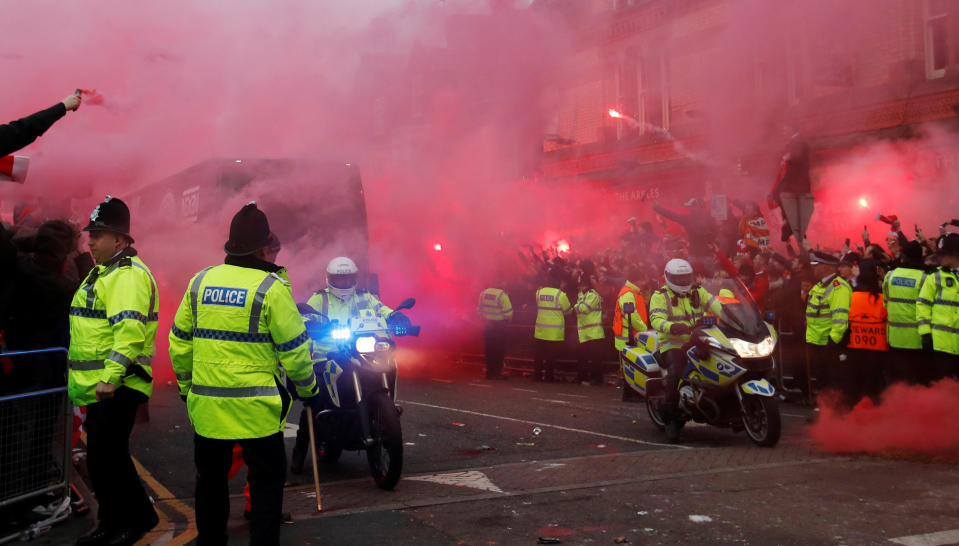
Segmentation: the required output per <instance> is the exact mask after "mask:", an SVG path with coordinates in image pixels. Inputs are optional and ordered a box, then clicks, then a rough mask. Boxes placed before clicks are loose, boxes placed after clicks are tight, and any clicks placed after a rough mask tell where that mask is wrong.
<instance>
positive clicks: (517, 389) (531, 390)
mask: <svg viewBox="0 0 959 546" xmlns="http://www.w3.org/2000/svg"><path fill="white" fill-rule="evenodd" d="M513 390H514V391H520V392H539V391H534V390H533V389H520V388H518V387H513Z"/></svg>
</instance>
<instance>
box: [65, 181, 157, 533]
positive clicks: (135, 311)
mask: <svg viewBox="0 0 959 546" xmlns="http://www.w3.org/2000/svg"><path fill="white" fill-rule="evenodd" d="M83 230H84V231H87V232H89V233H90V242H89V246H90V252H91V253H92V254H93V258H94V260H96V266H95V267H94V268H93V269H92V270H91V271H90V273H89V274H88V275H87V277H86V279H85V280H84V281H83V284H82V285H81V286H80V288H79V290H77V292H76V294H75V295H74V296H73V301H72V303H71V304H70V353H69V357H68V358H69V362H68V365H69V392H70V398H71V399H72V400H73V403H74V405H77V406H87V420H86V431H87V468H88V470H89V472H90V481H91V482H92V485H93V492H94V494H95V495H96V497H97V502H98V503H99V506H100V508H99V512H98V514H97V517H98V519H99V520H100V521H99V525H98V526H97V528H96V530H94V531H93V532H92V533H91V534H89V535H86V536H84V537H81V538H80V540H78V541H77V544H82V545H94V544H111V545H113V544H133V543H134V542H136V541H137V540H139V539H140V538H141V537H142V536H143V535H144V534H146V532H147V531H149V530H150V529H152V528H153V527H155V526H156V524H157V523H158V521H159V520H158V519H157V514H156V510H154V508H153V504H152V503H151V502H150V499H149V498H148V497H147V494H146V492H145V491H144V490H143V485H142V484H141V483H140V478H139V476H137V472H136V468H135V467H134V466H133V460H132V459H131V458H130V432H131V431H132V430H133V423H134V419H135V417H136V413H137V407H138V406H139V405H140V404H142V403H144V402H146V401H147V400H148V399H149V397H150V395H151V394H152V392H153V377H152V373H153V370H152V368H151V367H150V361H151V359H152V358H153V351H154V341H155V339H156V331H157V316H158V312H159V307H160V303H159V298H158V295H157V284H156V281H155V280H154V278H153V274H152V273H150V269H149V268H148V267H147V266H146V264H144V263H143V261H142V260H141V259H140V257H139V256H137V251H136V250H135V249H134V248H133V247H132V246H130V245H131V244H133V237H131V236H130V210H129V209H128V208H127V206H126V204H124V202H123V201H121V200H119V199H117V198H115V197H110V196H109V195H108V196H107V197H106V199H105V200H104V201H103V202H102V203H100V204H99V205H97V207H96V208H95V209H94V210H93V214H91V215H90V223H89V224H87V226H86V227H85V228H83Z"/></svg>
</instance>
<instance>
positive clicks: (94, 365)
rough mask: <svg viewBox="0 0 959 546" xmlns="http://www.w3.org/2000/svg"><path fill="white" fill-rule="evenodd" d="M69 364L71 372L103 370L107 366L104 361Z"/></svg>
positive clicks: (80, 361)
mask: <svg viewBox="0 0 959 546" xmlns="http://www.w3.org/2000/svg"><path fill="white" fill-rule="evenodd" d="M68 364H69V366H70V369H71V370H76V371H78V372H89V371H91V370H102V369H103V368H104V366H105V365H104V363H103V361H102V360H70V361H69V362H68Z"/></svg>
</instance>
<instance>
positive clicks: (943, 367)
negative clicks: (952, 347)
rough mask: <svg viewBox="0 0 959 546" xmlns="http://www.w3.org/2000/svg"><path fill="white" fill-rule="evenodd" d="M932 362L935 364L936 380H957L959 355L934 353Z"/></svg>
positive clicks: (958, 377)
mask: <svg viewBox="0 0 959 546" xmlns="http://www.w3.org/2000/svg"><path fill="white" fill-rule="evenodd" d="M932 354H933V357H932V360H933V362H934V363H935V368H936V379H937V380H938V379H944V378H952V379H959V355H953V354H949V353H943V352H941V351H934V352H933V353H932Z"/></svg>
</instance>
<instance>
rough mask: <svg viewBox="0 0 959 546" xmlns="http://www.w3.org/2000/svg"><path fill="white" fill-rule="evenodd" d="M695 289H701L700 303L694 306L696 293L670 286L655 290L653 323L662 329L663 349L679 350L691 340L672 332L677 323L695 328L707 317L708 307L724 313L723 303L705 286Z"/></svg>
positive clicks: (653, 325) (719, 315) (661, 343)
mask: <svg viewBox="0 0 959 546" xmlns="http://www.w3.org/2000/svg"><path fill="white" fill-rule="evenodd" d="M694 290H697V291H698V295H699V305H698V306H695V305H693V301H692V292H690V293H689V294H686V295H683V296H680V295H678V294H676V293H675V292H673V291H672V290H670V288H669V286H666V285H663V287H662V288H660V289H659V290H657V291H655V292H653V295H652V297H651V298H649V322H650V324H651V325H652V327H653V328H654V329H655V330H657V331H659V332H660V336H659V348H660V349H659V350H660V351H668V350H670V349H679V348H681V347H682V346H683V344H685V343H686V342H688V341H689V334H686V335H681V336H677V335H673V334H670V333H669V329H670V327H671V326H672V325H673V324H677V323H678V324H685V325H686V326H690V327H692V326H694V325H695V324H696V323H697V322H698V321H699V319H701V318H702V317H703V315H704V314H705V311H704V310H708V311H709V312H710V313H712V314H714V315H716V316H717V317H721V316H722V313H723V306H722V304H721V303H720V302H719V300H717V299H716V298H714V297H713V295H712V294H710V293H709V292H707V291H706V289H705V288H703V287H701V286H699V287H696V288H695V289H694Z"/></svg>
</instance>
